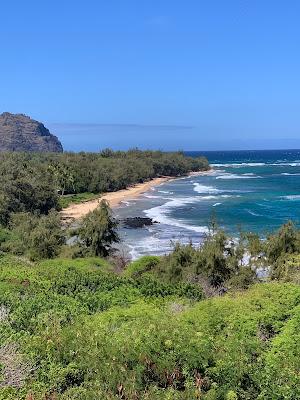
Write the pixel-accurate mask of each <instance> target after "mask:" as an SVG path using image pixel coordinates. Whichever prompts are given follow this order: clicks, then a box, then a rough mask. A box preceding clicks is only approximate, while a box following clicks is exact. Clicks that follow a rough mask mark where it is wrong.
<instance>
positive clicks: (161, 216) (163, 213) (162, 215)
mask: <svg viewBox="0 0 300 400" xmlns="http://www.w3.org/2000/svg"><path fill="white" fill-rule="evenodd" d="M199 200H201V197H196V196H195V197H184V198H175V199H173V200H169V201H168V202H166V203H165V204H162V205H160V206H157V207H153V208H150V209H148V210H144V213H145V214H146V215H147V217H149V218H152V219H153V220H154V221H157V222H160V223H161V224H165V225H171V226H176V227H178V228H182V229H187V230H190V231H194V232H198V233H205V232H207V227H205V226H196V225H189V224H187V223H185V222H184V221H182V220H179V219H175V218H172V217H170V216H169V214H170V213H171V211H172V209H174V208H179V207H182V206H185V205H187V204H193V203H196V202H198V201H199Z"/></svg>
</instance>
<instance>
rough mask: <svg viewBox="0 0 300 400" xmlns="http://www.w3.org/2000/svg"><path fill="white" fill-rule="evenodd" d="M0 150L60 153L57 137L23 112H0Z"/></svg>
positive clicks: (61, 148)
mask: <svg viewBox="0 0 300 400" xmlns="http://www.w3.org/2000/svg"><path fill="white" fill-rule="evenodd" d="M0 151H37V152H55V153H60V152H62V151H63V147H62V145H61V143H60V141H59V140H58V138H57V137H56V136H54V135H52V134H51V133H50V132H49V130H48V129H47V128H46V127H45V126H44V125H43V124H42V123H41V122H38V121H35V120H34V119H31V118H30V117H27V116H26V115H24V114H11V113H8V112H5V113H3V114H0Z"/></svg>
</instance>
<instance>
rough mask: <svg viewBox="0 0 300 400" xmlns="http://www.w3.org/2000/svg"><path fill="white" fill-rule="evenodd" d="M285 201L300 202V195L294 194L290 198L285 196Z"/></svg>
mask: <svg viewBox="0 0 300 400" xmlns="http://www.w3.org/2000/svg"><path fill="white" fill-rule="evenodd" d="M282 198H283V199H284V200H300V194H294V195H289V196H283V197H282Z"/></svg>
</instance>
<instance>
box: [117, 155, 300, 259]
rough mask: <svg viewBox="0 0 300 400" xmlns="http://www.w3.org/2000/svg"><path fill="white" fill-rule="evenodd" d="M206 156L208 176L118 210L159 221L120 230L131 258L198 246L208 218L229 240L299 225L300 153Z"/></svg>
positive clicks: (161, 189) (168, 185)
mask: <svg viewBox="0 0 300 400" xmlns="http://www.w3.org/2000/svg"><path fill="white" fill-rule="evenodd" d="M190 154H191V155H193V156H196V155H198V154H199V153H197V152H193V153H190ZM202 154H203V153H202ZM205 155H206V156H207V157H208V159H209V161H210V163H211V164H212V166H213V168H214V171H213V172H212V173H211V174H208V175H204V176H192V177H186V178H183V179H177V180H174V181H170V182H168V183H165V184H163V185H160V186H158V187H156V188H153V190H151V191H149V192H148V193H145V195H143V196H141V197H140V198H139V199H136V200H133V201H130V202H127V203H126V204H123V205H122V207H120V208H119V209H118V210H117V213H118V215H119V216H120V217H122V216H125V215H126V216H127V215H131V216H137V215H142V216H149V217H151V218H153V219H154V220H155V221H157V222H159V223H158V224H155V225H153V226H151V227H149V228H142V229H136V230H132V229H122V230H121V235H122V237H123V240H124V242H125V243H126V244H127V245H128V247H129V248H130V251H131V254H132V256H133V257H138V256H140V255H143V254H164V253H166V252H168V251H170V250H171V248H172V241H173V242H174V241H178V240H179V241H181V242H183V243H188V242H189V241H192V242H193V243H194V244H198V243H200V242H201V241H202V240H203V237H204V235H205V233H206V232H207V226H208V224H209V221H210V219H211V217H212V216H214V217H216V219H217V221H218V223H219V225H220V226H221V227H222V228H223V229H225V230H226V231H227V232H229V233H230V234H232V235H233V236H235V235H237V233H238V231H239V230H240V229H243V230H246V231H252V232H258V233H259V234H260V235H261V236H265V235H266V234H267V233H268V232H270V231H273V230H274V229H276V228H278V227H279V226H280V225H281V224H282V223H284V222H286V221H288V220H290V219H291V220H293V221H295V222H296V223H297V222H298V221H299V220H300V151H298V150H293V151H292V150H291V151H264V152H263V151H253V152H240V151H238V152H208V153H205Z"/></svg>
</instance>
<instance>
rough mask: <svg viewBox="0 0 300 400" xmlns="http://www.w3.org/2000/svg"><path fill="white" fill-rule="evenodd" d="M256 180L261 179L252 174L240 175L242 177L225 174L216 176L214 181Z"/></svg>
mask: <svg viewBox="0 0 300 400" xmlns="http://www.w3.org/2000/svg"><path fill="white" fill-rule="evenodd" d="M256 178H262V177H261V176H259V175H254V174H242V175H237V174H229V173H226V174H224V175H220V176H217V177H216V179H256Z"/></svg>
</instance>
